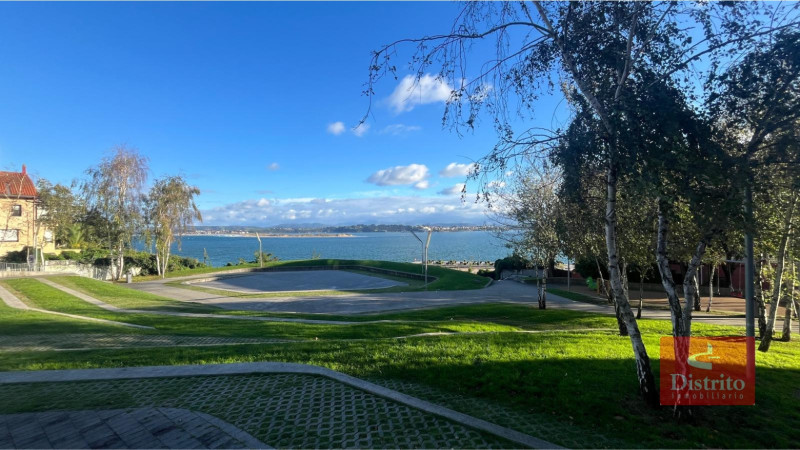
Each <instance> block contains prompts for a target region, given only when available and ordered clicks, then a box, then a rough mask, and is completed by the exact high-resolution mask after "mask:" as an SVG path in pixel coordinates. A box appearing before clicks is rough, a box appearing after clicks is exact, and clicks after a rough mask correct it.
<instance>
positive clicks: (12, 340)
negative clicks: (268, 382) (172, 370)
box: [0, 334, 291, 352]
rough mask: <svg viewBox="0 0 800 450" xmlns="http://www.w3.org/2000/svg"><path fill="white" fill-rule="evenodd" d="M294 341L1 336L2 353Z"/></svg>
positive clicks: (50, 335) (154, 337)
mask: <svg viewBox="0 0 800 450" xmlns="http://www.w3.org/2000/svg"><path fill="white" fill-rule="evenodd" d="M276 342H291V341H288V340H282V339H251V338H221V337H197V336H169V335H152V334H32V335H31V334H29V335H24V336H0V352H21V351H52V350H74V349H90V348H91V349H95V348H128V347H176V346H181V347H188V346H192V347H197V346H209V345H231V344H269V343H276Z"/></svg>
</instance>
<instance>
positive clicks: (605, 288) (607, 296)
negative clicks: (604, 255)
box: [594, 256, 614, 305]
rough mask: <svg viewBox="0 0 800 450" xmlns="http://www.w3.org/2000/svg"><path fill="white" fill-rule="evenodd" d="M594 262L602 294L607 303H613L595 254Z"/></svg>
mask: <svg viewBox="0 0 800 450" xmlns="http://www.w3.org/2000/svg"><path fill="white" fill-rule="evenodd" d="M594 262H595V263H597V273H598V274H600V286H601V287H602V288H603V294H605V296H606V301H607V302H608V304H609V305H610V304H612V303H614V297H613V296H612V295H611V292H610V291H609V290H608V287H607V286H606V280H605V279H604V278H603V270H602V269H601V268H600V261H599V260H598V259H597V257H596V256H595V258H594Z"/></svg>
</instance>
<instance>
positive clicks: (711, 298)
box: [706, 269, 719, 312]
mask: <svg viewBox="0 0 800 450" xmlns="http://www.w3.org/2000/svg"><path fill="white" fill-rule="evenodd" d="M717 280H719V275H717ZM712 303H714V270H713V269H712V270H711V279H710V280H708V306H706V312H711V304H712Z"/></svg>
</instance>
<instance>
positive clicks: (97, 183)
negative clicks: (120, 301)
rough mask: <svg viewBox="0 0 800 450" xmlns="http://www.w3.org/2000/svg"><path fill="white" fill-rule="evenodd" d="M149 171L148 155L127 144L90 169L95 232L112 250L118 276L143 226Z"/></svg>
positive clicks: (87, 192) (88, 194)
mask: <svg viewBox="0 0 800 450" xmlns="http://www.w3.org/2000/svg"><path fill="white" fill-rule="evenodd" d="M147 172H148V166H147V159H146V158H145V157H144V156H141V155H140V154H139V153H138V151H136V150H135V149H132V148H128V147H126V146H124V145H120V146H117V147H115V148H114V149H113V150H112V153H111V155H110V156H108V157H105V158H103V160H102V161H101V162H100V164H98V165H97V166H96V167H92V168H89V169H88V170H87V171H86V174H87V175H88V179H87V180H86V181H85V182H84V183H83V185H82V189H83V193H84V196H85V200H86V203H87V205H88V207H89V209H90V210H91V214H93V215H96V216H97V218H98V219H99V220H97V221H96V222H95V223H96V225H97V227H96V228H95V232H96V233H98V235H99V237H100V238H101V239H102V240H103V241H104V242H105V243H106V245H107V246H108V248H109V249H110V250H111V252H112V254H111V260H112V262H113V263H114V264H113V266H114V268H115V269H116V271H114V272H113V278H114V279H115V280H119V279H120V278H121V277H122V274H123V270H124V266H125V252H124V251H125V247H126V246H130V243H131V240H132V239H133V236H134V235H135V234H136V233H137V232H139V231H141V229H142V214H141V204H142V202H143V195H142V189H143V187H144V184H145V181H146V180H147Z"/></svg>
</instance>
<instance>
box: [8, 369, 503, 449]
mask: <svg viewBox="0 0 800 450" xmlns="http://www.w3.org/2000/svg"><path fill="white" fill-rule="evenodd" d="M0 398H2V399H3V402H2V403H0V404H1V405H3V406H0V409H2V411H0V412H6V413H18V412H30V411H50V410H66V409H72V410H75V409H80V410H84V409H94V408H98V409H99V408H103V409H105V408H109V407H113V408H130V407H148V406H149V407H156V406H157V407H169V408H185V409H189V410H192V411H199V412H204V413H207V414H211V415H213V416H215V417H218V418H220V419H222V420H224V421H227V422H229V423H231V424H233V425H234V426H236V427H238V428H240V429H242V430H244V431H245V432H247V433H250V434H252V435H253V436H254V437H256V438H257V439H259V440H261V441H262V442H265V443H267V444H269V445H272V446H275V447H279V448H284V447H291V448H365V447H374V448H411V447H413V448H445V447H447V448H452V447H456V448H501V447H505V448H508V447H515V445H513V444H511V443H510V442H507V441H504V440H502V439H500V438H497V437H495V436H492V435H488V434H485V433H481V432H478V431H476V430H473V429H470V428H467V427H464V426H462V425H459V424H456V423H453V422H450V421H448V420H446V419H443V418H440V417H438V416H434V415H431V414H427V413H424V412H422V411H419V410H416V409H413V408H410V407H407V406H405V405H402V404H398V403H395V402H393V401H390V400H387V399H384V398H381V397H377V396H374V395H371V394H367V393H365V392H363V391H360V390H358V389H355V388H351V387H349V386H346V385H344V384H341V383H339V382H336V381H333V380H330V379H328V378H323V377H316V376H310V375H297V374H253V375H237V376H213V377H208V376H207V377H184V378H155V379H129V380H110V381H91V382H77V383H68V384H67V383H30V384H6V385H0Z"/></svg>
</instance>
